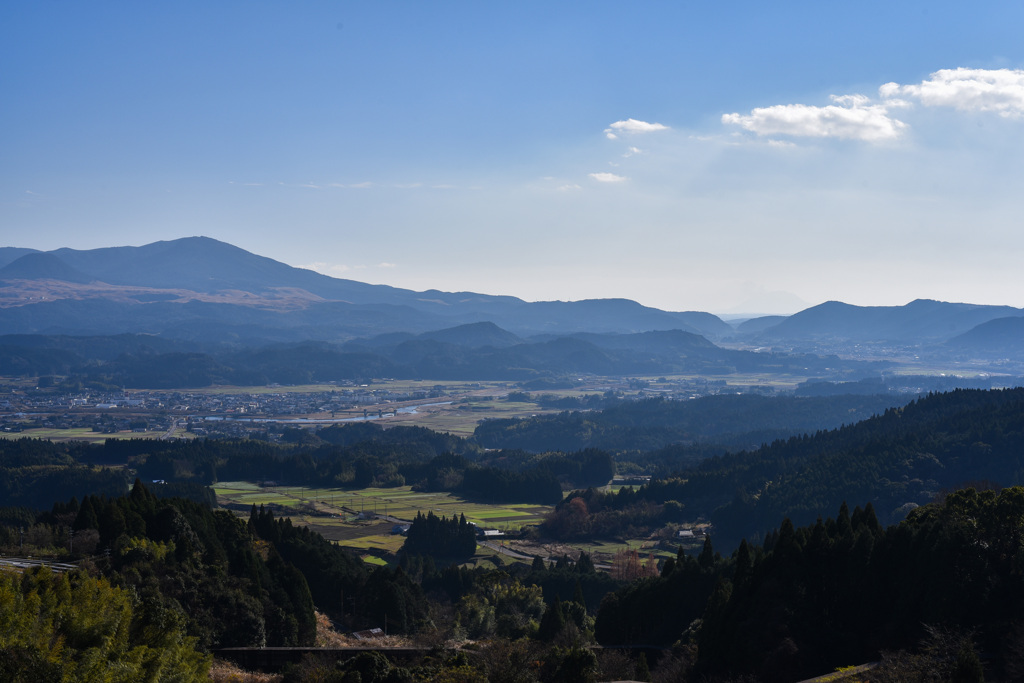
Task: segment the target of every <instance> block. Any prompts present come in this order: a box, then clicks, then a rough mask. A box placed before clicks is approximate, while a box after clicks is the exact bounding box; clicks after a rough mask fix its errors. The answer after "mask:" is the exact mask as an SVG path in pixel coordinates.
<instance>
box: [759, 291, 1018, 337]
mask: <svg viewBox="0 0 1024 683" xmlns="http://www.w3.org/2000/svg"><path fill="white" fill-rule="evenodd" d="M1017 315H1024V310H1022V309H1018V308H1013V307H1011V306H983V305H977V304H961V303H946V302H944V301H932V300H930V299H917V300H916V301H911V302H910V303H909V304H906V305H905V306H853V305H851V304H844V303H842V302H840V301H827V302H825V303H823V304H820V305H818V306H813V307H811V308H808V309H807V310H804V311H800V312H799V313H795V314H793V315H791V316H789V317H788V318H786V319H785V320H782V321H781V322H779V324H777V325H774V326H772V327H769V328H767V329H765V330H764V331H763V332H762V333H761V336H762V337H764V338H767V339H776V340H804V341H806V340H848V341H861V342H872V341H898V342H914V343H921V342H936V341H944V340H947V339H950V338H951V337H954V336H956V335H959V334H963V333H964V332H967V331H968V330H970V329H971V328H973V327H975V326H977V325H980V324H982V323H985V322H988V321H990V320H993V319H995V318H1002V317H1007V316H1017Z"/></svg>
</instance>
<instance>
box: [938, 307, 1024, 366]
mask: <svg viewBox="0 0 1024 683" xmlns="http://www.w3.org/2000/svg"><path fill="white" fill-rule="evenodd" d="M946 346H947V347H948V348H950V349H954V350H956V351H957V352H959V353H964V354H969V355H971V356H973V357H977V358H992V357H994V356H1005V357H1007V358H1014V359H1022V358H1024V317H1022V316H1011V317H1006V318H996V319H994V320H989V321H988V322H985V323H982V324H981V325H978V326H977V327H973V328H971V329H970V330H968V331H967V332H964V333H963V334H960V335H957V336H956V337H953V338H952V339H950V340H949V341H948V342H946Z"/></svg>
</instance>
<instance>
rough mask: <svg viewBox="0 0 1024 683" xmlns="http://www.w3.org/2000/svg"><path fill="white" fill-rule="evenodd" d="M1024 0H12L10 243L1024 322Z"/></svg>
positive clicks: (488, 288) (5, 52) (402, 277)
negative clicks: (938, 310)
mask: <svg viewBox="0 0 1024 683" xmlns="http://www.w3.org/2000/svg"><path fill="white" fill-rule="evenodd" d="M1022 26H1024V3H1019V2H989V3H977V4H967V3H945V2H935V1H930V2H899V3H894V2H891V0H887V1H885V2H856V3H835V2H821V1H820V0H816V1H814V2H786V3H766V2H763V1H759V2H732V3H729V2H704V1H701V2H688V1H684V0H676V1H674V2H638V3H628V4H627V3H618V2H617V3H610V2H609V3H602V2H565V3H557V2H522V1H517V2H485V1H483V0H480V1H477V2H411V1H410V2H388V1H387V0H375V1H373V2H328V1H317V2H312V1H310V2H302V1H296V2H284V0H279V1H276V2H258V1H254V0H246V1H245V2H187V1H185V2H182V1H179V2H166V1H164V2H157V1H154V2H137V1H135V2H72V1H70V0H40V1H38V2H8V3H4V4H3V7H2V9H0V246H21V247H32V248H36V249H44V250H48V249H55V248H58V247H64V246H67V247H73V248H78V249H90V248H95V247H103V246H116V245H140V244H145V243H148V242H153V241H156V240H166V239H174V238H177V237H185V236H189V235H207V236H210V237H214V238H217V239H220V240H224V241H227V242H231V243H232V244H235V245H238V246H240V247H242V248H244V249H247V250H249V251H252V252H255V253H258V254H262V255H265V256H270V257H272V258H275V259H278V260H281V261H284V262H286V263H289V264H292V265H296V266H305V267H311V268H315V269H317V270H319V271H321V272H324V273H327V274H330V275H335V276H339V277H346V278H351V279H355V280H361V281H365V282H374V283H384V284H390V285H395V286H400V287H408V288H412V289H417V290H422V289H428V288H437V289H443V290H450V291H452V290H468V291H478V292H486V293H490V294H511V295H515V296H519V297H522V298H525V299H529V300H549V299H562V300H567V299H583V298H598V297H627V298H631V299H635V300H637V301H640V302H641V303H644V304H648V305H652V306H657V307H659V308H664V309H669V310H709V311H714V312H728V311H737V310H740V311H744V312H774V311H791V310H796V309H798V308H802V307H803V305H801V303H800V301H802V302H805V303H806V304H817V303H820V302H822V301H825V300H828V299H838V300H842V301H846V302H848V303H854V304H862V305H876V304H877V305H882V304H884V305H898V304H904V303H906V302H908V301H910V300H912V299H915V298H933V299H942V300H946V301H969V302H973V303H990V304H1010V305H1014V306H1024V279H1022V271H1024V268H1022V264H1024V41H1022V40H1021V27H1022Z"/></svg>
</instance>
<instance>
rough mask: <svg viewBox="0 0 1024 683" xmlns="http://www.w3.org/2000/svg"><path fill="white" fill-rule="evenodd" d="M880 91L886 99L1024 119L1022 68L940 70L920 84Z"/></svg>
mask: <svg viewBox="0 0 1024 683" xmlns="http://www.w3.org/2000/svg"><path fill="white" fill-rule="evenodd" d="M878 91H879V94H880V95H881V96H882V97H885V98H889V97H895V96H896V95H900V94H902V95H909V96H911V97H914V98H916V99H917V100H919V101H920V102H921V104H923V105H924V106H926V107H951V108H953V109H956V110H958V111H982V112H995V113H997V114H999V115H1000V116H1005V117H1019V116H1024V70H1020V69H965V68H958V69H941V70H939V71H936V72H935V73H933V74H931V77H930V78H929V79H928V80H926V81H922V82H921V83H920V85H903V86H901V85H898V84H896V83H886V84H885V85H883V86H882V87H881V88H879V90H878Z"/></svg>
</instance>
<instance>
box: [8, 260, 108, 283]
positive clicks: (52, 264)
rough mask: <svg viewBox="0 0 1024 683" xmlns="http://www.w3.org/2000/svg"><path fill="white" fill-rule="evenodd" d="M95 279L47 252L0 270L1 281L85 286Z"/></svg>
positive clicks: (15, 262)
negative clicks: (67, 283)
mask: <svg viewBox="0 0 1024 683" xmlns="http://www.w3.org/2000/svg"><path fill="white" fill-rule="evenodd" d="M95 279H96V278H94V277H92V276H91V275H87V274H86V273H83V272H82V271H80V270H78V269H77V268H75V267H74V266H71V265H69V264H67V263H66V262H65V261H63V260H62V259H61V258H60V257H58V256H56V255H54V254H51V253H46V252H30V253H28V254H25V255H24V256H21V257H19V258H17V259H15V260H14V261H11V262H10V263H8V264H7V265H5V266H4V267H2V268H0V280H60V281H62V282H74V283H79V284H85V283H87V282H92V281H93V280H95Z"/></svg>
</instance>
